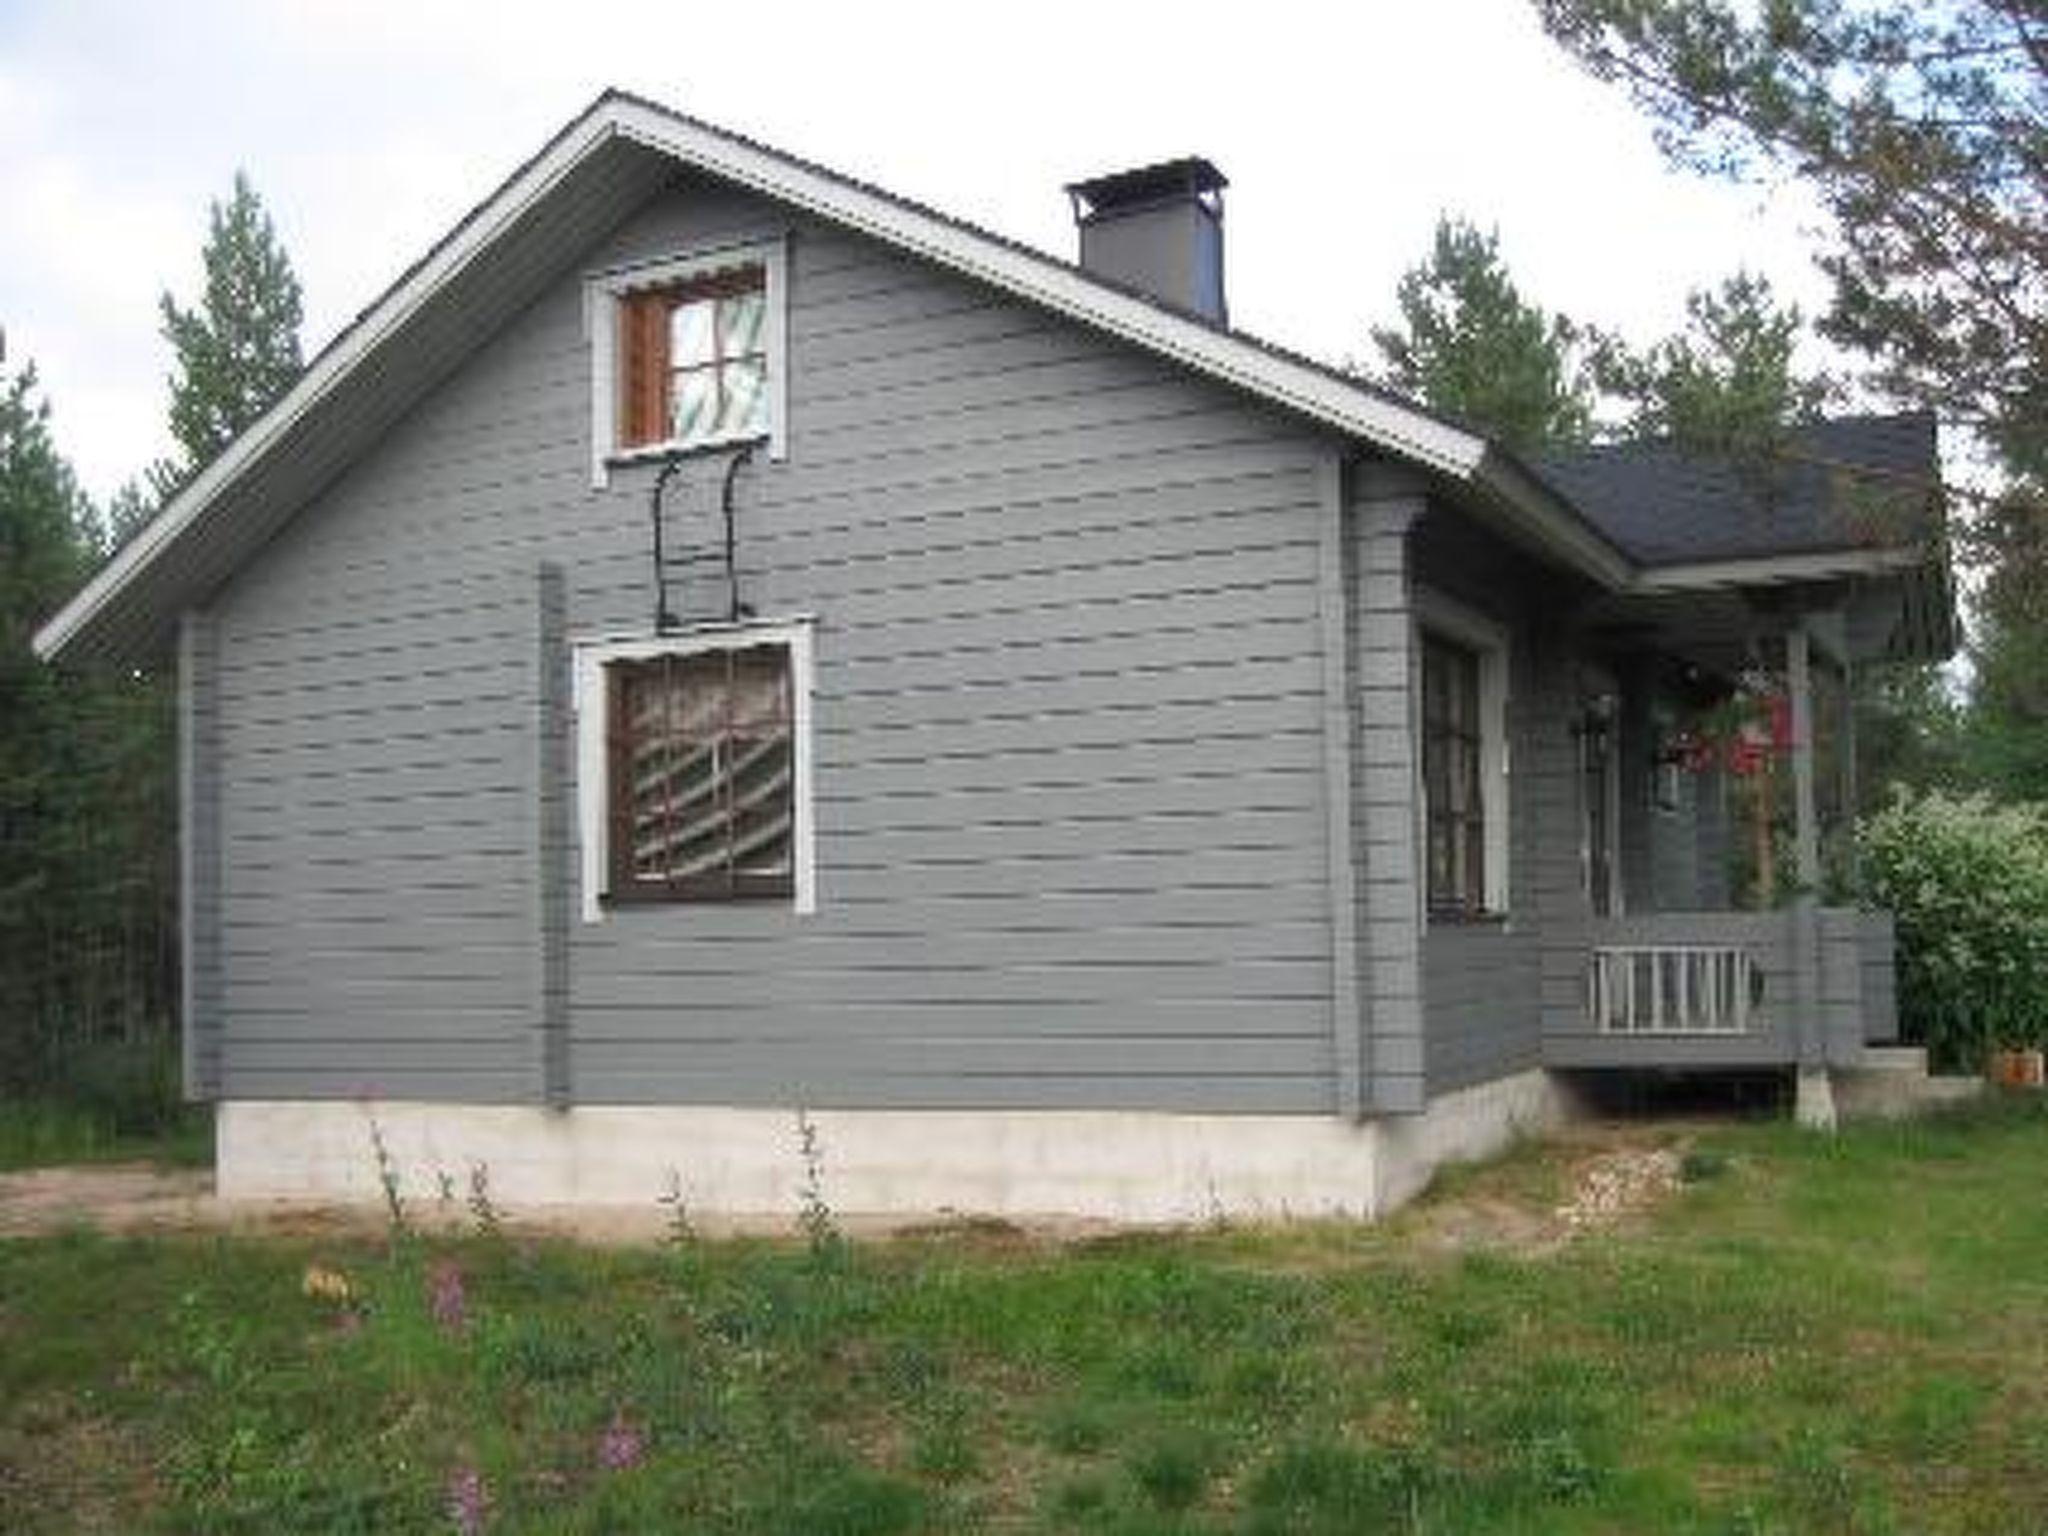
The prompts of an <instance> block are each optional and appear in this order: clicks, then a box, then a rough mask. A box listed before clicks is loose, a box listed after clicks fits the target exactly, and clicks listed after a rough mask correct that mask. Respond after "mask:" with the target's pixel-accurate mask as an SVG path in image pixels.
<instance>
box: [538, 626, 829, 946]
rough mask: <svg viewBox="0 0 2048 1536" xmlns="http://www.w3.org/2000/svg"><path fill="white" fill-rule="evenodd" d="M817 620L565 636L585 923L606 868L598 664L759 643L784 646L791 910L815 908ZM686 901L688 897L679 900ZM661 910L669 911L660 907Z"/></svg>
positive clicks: (604, 695) (598, 911)
mask: <svg viewBox="0 0 2048 1536" xmlns="http://www.w3.org/2000/svg"><path fill="white" fill-rule="evenodd" d="M815 627H816V622H815V620H814V619H813V618H812V617H811V616H810V615H808V614H798V615H795V616H792V617H789V618H781V619H747V620H745V621H743V622H741V623H738V624H703V625H696V626H693V627H691V628H689V629H684V630H678V631H676V632H675V633H674V634H667V635H646V634H641V635H625V636H620V635H608V636H591V637H586V638H584V639H580V640H575V641H573V642H571V661H570V665H571V666H572V667H573V668H574V680H573V687H574V693H573V698H574V709H575V715H576V831H577V847H578V849H579V850H580V851H581V855H582V856H581V858H580V859H579V861H578V869H579V871H580V873H581V876H582V888H583V921H584V922H586V923H601V922H603V921H604V920H605V918H606V917H607V916H608V915H609V911H610V909H609V908H608V907H607V906H606V904H605V900H604V898H605V894H606V886H607V885H608V883H609V880H610V870H611V862H610V858H611V849H610V843H611V817H610V815H609V814H608V809H609V806H610V804H611V753H610V752H609V751H607V750H606V742H605V726H606V723H607V722H606V720H605V711H606V709H607V707H608V699H609V694H608V691H607V690H606V688H605V676H604V669H605V668H606V667H608V666H610V665H611V664H612V663H613V662H619V661H647V660H650V659H652V658H655V657H660V656H696V655H702V654H704V653H705V652H708V651H740V650H747V649H749V648H751V647H753V646H757V645H785V646H787V647H788V648H789V669H790V677H789V688H790V712H791V717H792V718H791V723H790V731H791V734H792V737H793V740H792V742H791V747H790V757H791V761H792V763H793V765H794V767H793V771H792V776H791V777H792V783H791V788H790V794H791V801H792V804H791V813H792V814H791V820H792V830H791V834H790V844H791V854H792V860H793V863H794V865H795V868H794V870H793V871H792V875H793V880H792V884H793V886H794V894H793V896H792V898H791V901H790V906H791V909H792V910H794V911H795V912H797V913H799V914H804V913H811V912H815V911H817V910H818V877H817V858H816V850H815V841H816V817H815V813H814V811H813V807H812V766H811V758H812V742H811V689H812V684H813V682H814V680H815V678H816V647H815V644H814V642H813V633H814V630H815ZM677 905H679V906H683V907H687V906H689V905H690V904H689V903H678V904H677ZM659 910H664V911H668V910H673V909H672V908H669V907H662V908H660V909H659Z"/></svg>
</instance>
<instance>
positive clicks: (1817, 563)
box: [1631, 549, 1928, 593]
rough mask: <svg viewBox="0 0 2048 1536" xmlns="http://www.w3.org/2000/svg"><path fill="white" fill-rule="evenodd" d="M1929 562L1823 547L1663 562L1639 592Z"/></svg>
mask: <svg viewBox="0 0 2048 1536" xmlns="http://www.w3.org/2000/svg"><path fill="white" fill-rule="evenodd" d="M1927 563H1928V560H1927V556H1926V555H1925V553H1923V552H1922V551H1920V550H1916V549H1839V550H1833V549H1831V550H1820V551H1817V552H1815V553H1811V554H1804V555H1753V556H1749V557H1746V558H1743V559H1738V560H1698V561H1693V562H1691V563H1689V564H1684V565H1659V566H1652V567H1651V568H1649V569H1648V570H1645V571H1642V572H1641V573H1640V574H1638V575H1637V577H1636V579H1635V581H1634V583H1633V584H1632V588H1631V590H1633V591H1636V592H1645V593H1648V592H1699V591H1705V590H1710V589H1712V588H1715V587H1771V586H1781V585H1783V584H1784V583H1786V582H1791V581H1833V580H1839V579H1841V578H1843V577H1848V576H1890V575H1897V574H1899V573H1901V572H1904V571H1910V570H1912V569H1913V568H1914V567H1915V566H1920V565H1925V564H1927Z"/></svg>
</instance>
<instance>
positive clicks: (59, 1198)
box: [0, 1163, 215, 1235]
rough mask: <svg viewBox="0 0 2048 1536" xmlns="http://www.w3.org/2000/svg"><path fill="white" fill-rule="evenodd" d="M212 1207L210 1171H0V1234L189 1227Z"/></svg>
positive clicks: (123, 1167)
mask: <svg viewBox="0 0 2048 1536" xmlns="http://www.w3.org/2000/svg"><path fill="white" fill-rule="evenodd" d="M214 1207H215V1202H214V1198H213V1175H212V1174H211V1173H209V1172H207V1171H206V1170H205V1169H164V1168H158V1167H156V1166H155V1165H154V1164H151V1163H105V1164H94V1165H91V1166H86V1167H74V1168H34V1169H30V1170H29V1171H28V1172H26V1173H6V1174H0V1234H9V1235H18V1234H23V1233H31V1232H61V1231H63V1230H64V1229H65V1228H67V1227H75V1226H89V1227H98V1228H100V1229H102V1230H104V1231H112V1232H132V1231H136V1230H139V1229H147V1228H152V1227H189V1226H195V1225H198V1224H200V1223H202V1222H203V1221H204V1219H205V1217H206V1215H207V1213H208V1211H209V1209H210V1208H214Z"/></svg>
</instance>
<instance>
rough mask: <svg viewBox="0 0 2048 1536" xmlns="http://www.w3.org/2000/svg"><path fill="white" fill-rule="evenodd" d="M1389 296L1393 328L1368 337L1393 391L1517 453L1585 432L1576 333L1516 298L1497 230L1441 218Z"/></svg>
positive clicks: (1586, 410) (1586, 401)
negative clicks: (1395, 306)
mask: <svg viewBox="0 0 2048 1536" xmlns="http://www.w3.org/2000/svg"><path fill="white" fill-rule="evenodd" d="M1396 298H1397V301H1398V303H1399V305H1400V309H1401V324H1400V326H1399V327H1375V328H1374V330H1373V333H1372V337H1373V342H1374V344H1375V345H1376V346H1378V348H1379V350H1380V354H1381V356H1382V357H1383V358H1384V359H1385V361H1386V370H1385V375H1384V376H1385V379H1386V382H1387V383H1388V384H1390V385H1392V386H1393V387H1394V388H1395V389H1398V390H1401V391H1403V392H1404V393H1406V394H1410V395H1413V396H1415V397H1416V398H1418V399H1420V400H1421V401H1423V402H1424V403H1425V404H1427V405H1429V406H1432V407H1434V408H1435V409H1437V410H1440V411H1443V412H1445V413H1447V414H1449V415H1452V416H1456V417H1459V418H1461V419H1462V420H1465V421H1468V422H1470V423H1471V424H1472V425H1473V426H1475V427H1479V428H1481V429H1482V430H1484V431H1486V432H1487V433H1488V434H1490V435H1491V436H1494V437H1496V438H1498V439H1500V440H1501V441H1503V442H1505V443H1507V444H1508V445H1509V446H1511V447H1513V448H1516V449H1520V450H1522V451H1524V452H1532V451H1535V450H1538V449H1542V448H1548V447H1556V446H1560V445H1565V444H1570V443H1576V442H1583V441H1584V440H1585V439H1586V438H1587V437H1588V436H1589V435H1590V434H1591V431H1592V426H1593V412H1592V400H1591V394H1590V390H1589V388H1588V382H1587V379H1586V377H1585V376H1584V373H1583V371H1582V369H1581V367H1580V365H1579V362H1578V359H1577V357H1576V355H1575V354H1576V351H1577V348H1578V345H1579V343H1580V340H1581V336H1580V332H1579V330H1578V328H1577V327H1576V326H1574V325H1573V324H1572V323H1571V322H1570V321H1569V320H1566V319H1565V318H1563V317H1562V316H1559V315H1550V314H1546V313H1545V312H1544V311H1543V310H1542V309H1540V308H1538V307H1537V306H1536V305H1534V304H1532V303H1530V302H1529V301H1528V300H1527V299H1525V298H1523V297H1522V294H1521V292H1520V290H1519V289H1517V288H1516V286H1515V283H1514V280H1513V279H1512V278H1511V277H1510V276H1509V275H1508V270H1507V267H1506V264H1505V263H1504V262H1503V261H1502V259H1501V254H1500V237H1499V235H1498V234H1497V233H1495V232H1488V231H1482V230H1480V229H1479V228H1477V227H1476V226H1475V225H1473V224H1471V223H1469V222H1467V221H1465V220H1463V219H1457V218H1450V217H1445V218H1442V219H1439V220H1438V221H1437V227H1436V238H1435V240H1434V242H1433V243H1432V246H1431V249H1430V254H1429V257H1428V259H1427V260H1425V261H1423V262H1421V263H1420V264H1419V265H1417V266H1414V267H1411V268H1410V269H1409V270H1408V272H1407V273H1406V274H1404V275H1403V276H1402V278H1401V283H1400V287H1399V288H1398V289H1397V290H1396Z"/></svg>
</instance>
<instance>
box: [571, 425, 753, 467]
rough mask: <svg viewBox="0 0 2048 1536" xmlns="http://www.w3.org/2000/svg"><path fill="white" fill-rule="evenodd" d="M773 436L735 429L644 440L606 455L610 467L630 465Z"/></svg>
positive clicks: (711, 451) (748, 442)
mask: <svg viewBox="0 0 2048 1536" xmlns="http://www.w3.org/2000/svg"><path fill="white" fill-rule="evenodd" d="M769 440H770V434H769V433H768V432H766V431H757V432H735V433H732V434H730V435H728V436H725V437H693V438H690V439H688V440H687V441H684V442H669V443H643V444H642V445H641V446H639V447H638V448H617V449H614V450H613V451H612V452H610V453H607V454H606V455H605V456H604V464H605V468H606V469H607V470H613V469H626V468H629V467H631V466H632V465H635V464H659V463H660V462H661V461H662V460H664V459H668V458H677V459H687V458H691V457H693V456H694V455H696V454H700V453H713V452H716V451H717V450H718V449H720V448H739V447H744V446H746V445H748V444H761V443H766V442H768V441H769Z"/></svg>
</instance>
